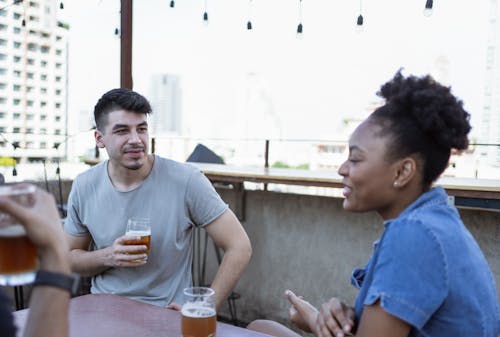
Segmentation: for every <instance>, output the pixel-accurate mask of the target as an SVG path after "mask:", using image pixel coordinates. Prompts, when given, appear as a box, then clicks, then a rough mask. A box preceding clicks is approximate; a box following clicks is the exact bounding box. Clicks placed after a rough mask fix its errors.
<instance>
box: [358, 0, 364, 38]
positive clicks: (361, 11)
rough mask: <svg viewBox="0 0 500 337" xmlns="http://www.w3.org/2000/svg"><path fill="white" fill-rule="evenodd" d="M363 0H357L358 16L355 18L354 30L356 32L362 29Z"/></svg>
mask: <svg viewBox="0 0 500 337" xmlns="http://www.w3.org/2000/svg"><path fill="white" fill-rule="evenodd" d="M362 1H363V0H359V15H358V18H357V19H356V31H357V32H358V33H361V32H362V31H363V23H364V18H363V14H362V13H363V2H362Z"/></svg>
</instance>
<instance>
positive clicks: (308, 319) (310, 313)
mask: <svg viewBox="0 0 500 337" xmlns="http://www.w3.org/2000/svg"><path fill="white" fill-rule="evenodd" d="M285 296H286V297H287V299H288V300H289V301H290V303H291V304H292V305H291V306H290V309H289V311H288V312H289V315H290V321H291V322H292V323H293V325H295V326H296V327H298V328H299V329H301V330H303V331H305V332H314V331H313V328H314V327H315V323H316V320H317V315H318V310H317V309H316V308H315V307H314V306H312V305H311V304H310V303H309V302H307V301H305V300H304V297H302V296H297V295H295V294H294V293H293V292H292V291H291V290H286V291H285Z"/></svg>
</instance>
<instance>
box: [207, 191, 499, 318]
mask: <svg viewBox="0 0 500 337" xmlns="http://www.w3.org/2000/svg"><path fill="white" fill-rule="evenodd" d="M218 191H219V193H220V194H221V196H222V197H223V198H224V200H226V201H227V202H228V203H229V204H230V205H231V204H235V198H236V194H235V192H234V191H233V190H228V189H219V190H218ZM246 193H247V195H246V208H245V211H246V219H245V221H244V222H243V225H244V227H245V229H246V231H247V233H248V235H249V236H250V239H251V241H252V243H253V251H254V253H253V258H252V261H251V262H250V265H249V267H248V269H247V271H246V272H245V274H244V276H243V278H242V279H241V280H240V282H239V284H238V285H237V287H236V292H238V293H240V294H241V298H240V299H239V300H237V301H236V306H237V309H238V319H239V320H241V321H243V322H250V321H252V320H254V319H257V318H267V319H273V320H276V321H280V322H282V323H286V322H287V320H288V319H287V318H288V308H289V304H288V303H287V301H286V300H285V299H284V297H283V296H282V294H283V292H284V290H285V289H292V290H293V291H295V293H296V294H300V295H303V296H304V297H305V298H306V299H307V300H309V301H310V302H311V303H312V304H314V305H316V306H318V305H320V304H321V303H323V302H324V301H326V300H327V299H329V298H330V297H333V296H336V297H340V298H342V299H344V300H346V301H347V302H348V303H354V300H355V297H356V295H357V291H356V290H355V289H354V288H353V287H352V286H351V285H350V282H349V276H350V273H351V270H352V269H353V268H354V267H358V266H363V265H364V264H365V263H366V261H367V259H368V257H369V256H370V254H371V249H372V243H373V241H374V240H376V239H377V238H378V237H379V235H380V234H381V232H382V229H383V225H382V221H381V219H380V218H379V217H378V216H377V215H376V214H375V213H367V214H353V213H348V212H345V211H343V210H342V200H341V199H336V198H328V197H317V196H304V195H293V194H281V193H274V192H264V191H247V192H246ZM461 214H462V218H463V220H464V223H465V224H466V225H467V227H468V228H469V229H470V231H471V232H472V234H473V235H474V237H475V238H476V239H477V240H478V242H479V245H480V246H481V248H482V249H483V251H484V253H485V255H486V257H487V259H488V262H489V263H490V266H491V268H492V270H493V273H494V276H495V279H496V282H497V284H500V244H499V242H500V214H499V213H494V212H486V211H471V210H467V211H465V210H464V211H461ZM213 257H214V254H213V252H211V251H209V270H210V275H211V277H213V275H214V272H215V270H216V263H215V259H214V258H213ZM221 314H222V315H224V316H228V315H229V314H228V311H227V305H226V306H225V307H224V308H223V310H222V311H221Z"/></svg>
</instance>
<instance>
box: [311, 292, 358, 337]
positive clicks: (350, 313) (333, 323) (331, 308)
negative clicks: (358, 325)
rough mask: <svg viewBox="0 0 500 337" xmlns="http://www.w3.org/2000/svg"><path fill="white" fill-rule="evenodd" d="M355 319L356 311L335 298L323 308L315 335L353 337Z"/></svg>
mask: <svg viewBox="0 0 500 337" xmlns="http://www.w3.org/2000/svg"><path fill="white" fill-rule="evenodd" d="M354 319H355V313H354V309H353V308H352V307H349V306H347V305H346V304H344V303H343V302H341V301H340V300H339V299H338V298H336V297H333V298H331V299H330V300H329V301H328V302H326V303H324V304H323V305H322V306H321V309H320V311H319V314H318V316H317V319H316V326H315V329H314V333H315V334H316V336H318V337H344V336H352V335H353V334H352V330H353V328H354Z"/></svg>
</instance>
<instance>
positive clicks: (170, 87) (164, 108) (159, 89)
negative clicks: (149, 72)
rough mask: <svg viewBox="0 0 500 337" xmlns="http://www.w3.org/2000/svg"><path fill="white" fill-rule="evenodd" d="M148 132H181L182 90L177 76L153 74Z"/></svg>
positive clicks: (159, 133)
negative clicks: (151, 112)
mask: <svg viewBox="0 0 500 337" xmlns="http://www.w3.org/2000/svg"><path fill="white" fill-rule="evenodd" d="M150 100H151V107H152V109H153V114H152V115H151V128H150V132H151V134H154V135H161V134H175V135H179V134H181V133H182V91H181V85H180V79H179V76H176V75H170V74H155V75H153V76H152V81H151V95H150Z"/></svg>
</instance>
